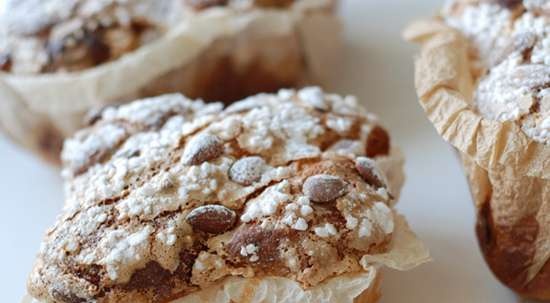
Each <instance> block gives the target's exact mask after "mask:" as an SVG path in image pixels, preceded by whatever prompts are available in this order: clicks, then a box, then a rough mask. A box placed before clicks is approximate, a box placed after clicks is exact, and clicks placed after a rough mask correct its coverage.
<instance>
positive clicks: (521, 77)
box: [444, 0, 550, 144]
mask: <svg viewBox="0 0 550 303" xmlns="http://www.w3.org/2000/svg"><path fill="white" fill-rule="evenodd" d="M444 17H445V19H446V21H447V23H448V24H450V25H451V26H453V27H456V28H458V29H459V30H460V31H462V32H463V33H464V34H465V35H466V36H467V37H468V38H470V39H471V41H472V52H473V54H474V57H475V60H476V61H477V65H478V66H476V67H475V68H477V69H478V70H477V71H476V73H477V76H478V86H477V89H476V91H475V96H474V102H475V105H476V106H477V109H478V110H479V112H480V113H481V114H482V115H484V116H485V117H486V118H489V119H493V120H497V121H518V122H519V123H521V125H522V129H523V130H524V132H525V133H526V134H527V135H528V136H529V137H531V138H533V139H534V140H536V141H539V142H542V143H545V144H550V2H549V1H546V0H524V1H521V0H498V1H497V0H491V1H489V0H486V1H482V0H479V1H460V0H456V1H451V2H450V3H449V5H448V6H447V7H446V9H445V11H444Z"/></svg>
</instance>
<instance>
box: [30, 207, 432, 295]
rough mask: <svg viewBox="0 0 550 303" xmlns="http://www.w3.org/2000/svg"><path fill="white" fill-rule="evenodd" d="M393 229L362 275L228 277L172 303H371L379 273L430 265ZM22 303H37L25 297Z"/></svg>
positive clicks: (405, 230)
mask: <svg viewBox="0 0 550 303" xmlns="http://www.w3.org/2000/svg"><path fill="white" fill-rule="evenodd" d="M394 220H395V229H394V233H393V237H392V242H391V243H389V249H388V252H386V253H383V254H378V255H366V256H364V257H363V258H362V260H361V265H362V266H363V268H364V271H363V272H355V273H347V274H343V275H340V276H337V277H334V278H330V279H328V280H326V281H324V282H322V283H321V284H319V285H317V286H315V287H312V288H309V289H306V290H304V289H303V288H302V287H301V286H300V284H298V283H297V282H295V281H293V280H291V279H288V278H282V277H265V278H242V277H229V278H226V279H224V280H223V281H222V282H220V283H218V284H214V285H212V286H211V287H209V288H207V289H203V290H200V291H198V292H195V293H192V294H190V295H187V296H185V297H183V298H181V299H177V300H174V301H173V302H171V303H206V302H217V303H232V302H239V303H245V302H246V303H260V302H262V303H266V302H269V303H291V302H302V303H316V302H321V301H323V302H339V303H374V302H377V301H378V299H379V297H380V283H381V272H380V271H381V269H382V267H384V266H386V267H389V268H391V269H395V270H400V271H406V270H410V269H412V268H414V267H417V266H419V265H421V264H423V263H426V262H428V261H430V256H429V252H428V250H427V248H426V247H425V246H424V244H423V243H422V242H421V241H420V240H419V239H418V238H417V237H416V235H415V234H414V233H413V232H412V231H411V230H410V227H409V226H408V224H407V222H406V220H405V218H404V217H403V216H401V215H399V214H397V213H394ZM22 303H39V301H36V300H33V298H31V297H30V296H26V297H25V298H24V299H23V301H22Z"/></svg>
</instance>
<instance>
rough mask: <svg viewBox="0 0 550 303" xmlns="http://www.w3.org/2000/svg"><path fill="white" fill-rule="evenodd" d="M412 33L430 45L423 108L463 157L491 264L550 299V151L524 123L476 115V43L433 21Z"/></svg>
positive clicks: (420, 76)
mask: <svg viewBox="0 0 550 303" xmlns="http://www.w3.org/2000/svg"><path fill="white" fill-rule="evenodd" d="M404 36H405V38H406V39H408V40H410V41H415V42H418V43H420V44H422V50H421V53H420V55H419V57H418V58H417V60H416V89H417V93H418V96H419V99H420V104H421V105H422V107H423V108H424V110H425V112H426V114H427V116H428V118H429V119H430V121H431V122H432V123H433V125H434V126H435V128H436V130H437V131H438V132H439V134H440V135H441V136H442V137H443V138H444V139H445V140H446V141H448V142H449V143H451V144H452V146H454V147H455V148H456V149H457V150H458V151H459V153H460V155H461V158H462V160H463V164H464V167H465V171H466V173H467V175H468V181H469V184H470V188H471V191H472V195H473V198H474V202H475V204H476V208H477V215H478V222H477V229H476V230H477V234H478V240H479V243H480V247H481V249H482V251H483V253H484V255H485V259H486V261H487V263H488V264H489V266H490V267H491V269H492V270H493V272H494V273H495V275H496V276H497V277H498V278H499V279H500V280H501V281H502V282H503V283H504V284H506V285H507V286H509V287H511V288H512V289H514V290H515V291H516V292H518V293H519V294H521V295H523V296H526V297H532V298H538V299H550V262H548V260H549V258H550V224H549V223H550V180H549V179H550V146H547V145H544V144H543V143H538V142H536V141H533V140H532V139H530V138H529V137H528V136H527V135H525V134H524V133H523V131H522V130H521V128H520V126H519V125H518V124H517V123H516V122H513V121H510V122H497V121H491V120H488V119H485V118H483V117H482V116H481V115H480V114H478V113H477V112H476V111H475V109H474V107H473V106H472V95H473V91H474V89H475V87H474V85H475V84H474V78H473V75H472V72H471V70H470V66H471V65H470V63H471V62H470V58H469V57H468V42H467V40H466V38H465V37H463V36H462V35H461V34H460V33H459V32H457V31H455V30H454V29H452V28H450V27H448V26H447V25H445V24H444V22H443V21H441V20H439V19H433V20H428V21H420V22H417V23H415V24H413V25H412V26H410V27H409V28H408V29H407V30H406V31H405V33H404Z"/></svg>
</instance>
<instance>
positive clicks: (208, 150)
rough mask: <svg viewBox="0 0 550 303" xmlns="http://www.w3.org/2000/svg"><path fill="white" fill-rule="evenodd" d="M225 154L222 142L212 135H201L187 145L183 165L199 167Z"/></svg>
mask: <svg viewBox="0 0 550 303" xmlns="http://www.w3.org/2000/svg"><path fill="white" fill-rule="evenodd" d="M222 153H223V143H222V141H221V140H220V139H219V138H218V137H216V136H214V135H210V134H200V135H197V136H195V137H193V138H192V139H191V140H189V142H188V143H187V144H186V145H185V150H184V151H183V160H182V161H183V164H185V165H199V164H201V163H203V162H205V161H208V160H212V159H215V158H217V157H219V156H220V155H221V154H222Z"/></svg>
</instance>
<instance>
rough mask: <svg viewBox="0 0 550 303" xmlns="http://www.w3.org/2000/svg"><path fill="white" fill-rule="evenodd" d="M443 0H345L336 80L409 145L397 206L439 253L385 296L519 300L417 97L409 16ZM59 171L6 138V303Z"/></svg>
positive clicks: (0, 234) (22, 272)
mask: <svg viewBox="0 0 550 303" xmlns="http://www.w3.org/2000/svg"><path fill="white" fill-rule="evenodd" d="M441 2H442V0H419V1H415V0H378V1H374V0H370V1H369V0H347V1H344V4H343V6H342V9H341V14H342V15H343V17H344V22H345V26H346V33H345V35H346V49H345V51H344V52H345V53H344V56H343V58H342V60H341V62H342V63H341V64H342V66H341V69H340V70H338V71H335V77H334V81H333V83H332V85H331V87H330V89H332V90H334V91H336V92H339V93H345V94H354V95H357V96H358V97H359V98H360V100H362V101H363V102H364V103H365V104H366V105H367V108H368V109H369V110H371V111H373V112H375V113H378V114H379V116H380V117H381V118H382V120H383V121H384V123H385V125H386V126H387V127H388V129H389V130H390V131H391V133H392V135H393V140H394V142H395V143H397V144H399V145H401V147H402V149H403V150H404V152H405V154H406V156H407V164H406V172H407V183H406V185H405V188H404V191H403V194H402V199H401V201H400V203H399V206H398V208H399V209H400V211H401V212H402V213H405V214H406V215H407V217H408V219H409V221H410V223H411V225H412V227H413V228H414V229H415V230H416V231H417V233H418V234H419V236H420V237H421V238H422V239H423V240H424V241H425V242H426V244H427V245H428V246H429V248H430V250H431V253H432V256H433V259H434V261H433V262H431V263H430V264H427V265H424V266H422V267H420V268H418V269H415V270H413V271H410V272H406V273H399V272H387V273H386V274H385V279H384V284H383V289H384V293H383V298H382V303H393V302H407V303H417V302H418V303H431V302H434V303H435V302H437V303H441V302H449V303H453V302H456V303H459V302H460V303H464V302H471V303H478V302H479V303H481V302H498V303H508V302H510V303H514V302H521V300H520V299H518V298H516V297H515V296H514V295H513V294H512V293H511V292H510V291H508V290H507V289H506V288H504V287H503V286H501V285H500V284H498V283H497V281H496V280H495V279H494V278H493V276H492V275H491V273H490V272H489V271H488V269H487V267H486V266H485V263H484V262H483V260H482V256H481V254H480V252H479V250H478V247H477V243H476V241H475V236H474V209H473V206H472V202H471V198H470V195H469V192H468V188H467V185H466V182H465V178H464V176H463V173H462V171H461V167H460V165H459V163H458V160H457V158H456V156H455V154H454V152H453V151H452V149H451V148H450V147H449V146H448V145H447V144H446V143H444V142H443V141H442V140H441V139H440V138H439V137H438V135H437V134H436V132H435V130H434V129H433V128H432V126H431V125H430V123H429V122H428V121H427V120H426V118H425V116H424V114H423V112H422V111H421V109H420V107H419V105H418V104H417V101H416V98H415V93H414V88H413V56H414V52H415V50H416V47H415V46H411V45H408V44H407V43H405V42H403V41H402V40H401V36H400V32H401V30H402V29H403V27H404V26H405V25H406V24H407V23H408V22H410V21H411V20H413V19H415V18H418V17H422V16H429V15H431V14H432V13H434V12H436V10H437V7H438V6H439V5H440V4H441ZM0 102H1V101H0ZM58 175H59V173H58V172H57V171H56V169H54V168H52V167H49V166H47V165H46V164H44V163H42V162H40V161H39V160H37V159H36V158H34V157H33V156H31V155H29V154H28V153H27V152H25V151H23V150H21V149H20V148H18V147H15V146H13V145H12V144H11V143H10V142H7V141H6V140H5V138H3V137H0V193H1V195H0V201H1V202H2V205H3V208H2V210H1V215H0V243H1V248H0V260H1V262H2V265H1V272H0V285H1V287H2V288H1V290H2V292H3V293H4V295H3V298H2V299H1V300H0V301H2V302H18V301H19V300H20V298H21V297H22V295H23V293H24V291H25V290H24V289H25V281H26V276H27V274H28V272H29V271H30V269H31V266H32V262H33V259H34V255H35V253H36V251H37V250H38V247H39V243H40V239H41V237H42V234H43V233H44V231H45V229H46V228H47V227H48V226H49V225H50V224H52V222H53V221H54V218H55V216H56V213H57V211H58V210H59V209H60V207H61V204H62V184H61V181H60V178H59V176H58Z"/></svg>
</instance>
